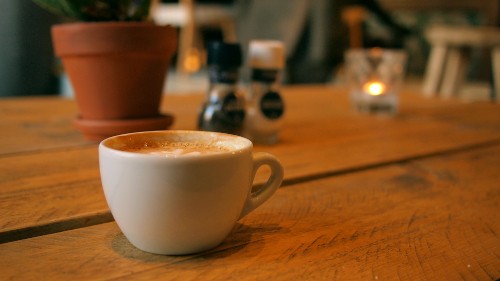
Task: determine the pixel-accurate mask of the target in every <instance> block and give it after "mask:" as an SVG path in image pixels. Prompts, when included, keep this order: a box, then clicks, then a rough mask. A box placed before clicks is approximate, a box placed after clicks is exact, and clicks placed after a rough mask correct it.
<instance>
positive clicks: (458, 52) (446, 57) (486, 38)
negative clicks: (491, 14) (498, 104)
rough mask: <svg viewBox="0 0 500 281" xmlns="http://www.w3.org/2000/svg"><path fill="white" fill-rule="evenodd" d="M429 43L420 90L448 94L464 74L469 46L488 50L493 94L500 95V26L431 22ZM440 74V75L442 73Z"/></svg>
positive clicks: (450, 94) (428, 34)
mask: <svg viewBox="0 0 500 281" xmlns="http://www.w3.org/2000/svg"><path fill="white" fill-rule="evenodd" d="M425 37H426V39H427V40H428V41H429V43H430V44H431V47H432V49H431V54H430V56H429V60H428V62H427V69H426V71H425V77H424V83H423V88H422V91H423V92H424V94H425V95H427V96H433V95H436V94H438V93H440V94H441V95H442V96H443V97H451V96H452V95H456V94H457V93H458V88H459V87H460V84H461V83H462V82H463V80H464V77H465V70H466V66H467V65H468V60H469V52H468V51H469V50H470V49H471V48H488V49H490V50H491V57H492V66H493V85H494V87H495V89H494V92H495V97H496V98H497V99H498V97H499V95H500V29H498V28H495V27H489V26H488V27H486V26H484V27H468V26H433V27H430V28H429V29H427V31H426V33H425ZM442 76H443V77H442Z"/></svg>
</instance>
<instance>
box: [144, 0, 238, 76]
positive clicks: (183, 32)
mask: <svg viewBox="0 0 500 281" xmlns="http://www.w3.org/2000/svg"><path fill="white" fill-rule="evenodd" d="M152 14H153V20H154V21H155V22H156V23H157V24H160V25H167V24H170V25H173V26H178V27H180V32H179V48H178V58H177V72H178V73H180V74H188V73H193V72H196V71H198V70H199V68H200V67H201V65H202V64H203V62H204V48H203V46H201V45H202V43H201V42H200V41H201V36H200V34H199V28H200V27H203V26H215V27H218V28H220V30H221V31H222V34H223V37H224V38H223V39H224V41H226V42H236V39H237V38H236V24H235V21H236V20H235V15H234V11H233V10H232V7H231V6H227V5H218V4H197V3H196V1H195V0H180V1H179V3H175V4H168V3H159V1H158V0H155V4H154V8H153V13H152Z"/></svg>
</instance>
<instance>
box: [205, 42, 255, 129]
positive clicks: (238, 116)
mask: <svg viewBox="0 0 500 281" xmlns="http://www.w3.org/2000/svg"><path fill="white" fill-rule="evenodd" d="M241 64H242V51H241V47H240V45H239V44H230V43H223V42H211V43H210V44H209V45H208V46H207V66H208V75H209V81H210V83H209V90H208V94H207V99H206V100H205V102H204V104H203V106H202V109H201V112H200V115H199V119H198V127H199V129H200V130H204V131H214V132H223V133H229V134H236V135H241V134H242V129H243V121H244V119H245V101H244V97H242V96H240V95H239V93H238V91H237V81H238V78H239V68H240V66H241Z"/></svg>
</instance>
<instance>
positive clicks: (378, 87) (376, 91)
mask: <svg viewBox="0 0 500 281" xmlns="http://www.w3.org/2000/svg"><path fill="white" fill-rule="evenodd" d="M363 90H364V91H365V92H367V93H368V94H370V95H372V96H378V95H381V94H383V93H384V92H385V85H384V83H382V82H368V83H366V84H365V85H364V86H363Z"/></svg>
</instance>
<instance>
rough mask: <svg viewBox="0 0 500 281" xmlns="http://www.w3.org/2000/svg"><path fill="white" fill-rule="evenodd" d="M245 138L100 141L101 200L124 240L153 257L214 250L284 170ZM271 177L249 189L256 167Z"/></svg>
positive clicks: (166, 135) (208, 135) (145, 135)
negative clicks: (254, 149) (254, 148)
mask: <svg viewBox="0 0 500 281" xmlns="http://www.w3.org/2000/svg"><path fill="white" fill-rule="evenodd" d="M252 149H253V146H252V142H251V141H249V140H248V139H245V138H243V137H239V136H235V135H229V134H223V133H215V132H202V131H175V130H168V131H152V132H138V133H130V134H124V135H118V136H113V137H110V138H107V139H105V140H103V141H102V142H101V143H100V144H99V166H100V173H101V180H102V185H103V190H104V194H105V197H106V201H107V203H108V206H109V208H110V210H111V213H112V215H113V217H114V219H115V221H116V223H117V224H118V226H119V228H120V229H121V231H122V232H123V234H124V235H125V237H126V238H127V239H128V240H129V241H130V242H131V243H132V244H133V245H134V246H136V247H137V248H139V249H141V250H143V251H146V252H151V253H156V254H164V255H182V254H191V253H196V252H201V251H204V250H208V249H211V248H213V247H216V246H217V245H219V244H220V243H221V242H222V241H223V240H224V239H225V238H226V237H227V236H228V235H229V233H230V232H231V230H232V228H233V227H234V224H235V223H236V221H238V220H239V219H241V218H243V217H244V216H245V215H247V214H248V213H250V212H251V211H252V210H254V209H255V208H257V207H258V206H260V205H261V204H262V203H264V202H265V201H266V200H268V199H269V198H270V197H271V196H272V195H273V193H274V192H275V191H276V190H277V189H278V187H279V186H280V184H281V182H282V180H283V167H282V165H281V164H280V162H279V160H278V159H277V158H276V157H275V156H273V155H271V154H268V153H264V152H256V153H254V152H253V151H252ZM265 165H267V166H269V167H270V170H271V173H270V176H269V179H268V180H267V182H266V183H265V184H263V185H262V186H261V187H260V188H259V189H258V190H257V191H252V185H253V181H254V178H255V174H256V172H257V170H258V169H259V167H261V166H265Z"/></svg>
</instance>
